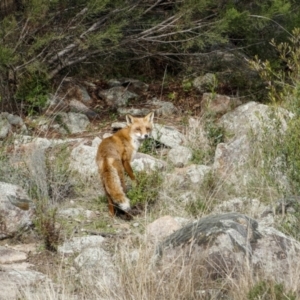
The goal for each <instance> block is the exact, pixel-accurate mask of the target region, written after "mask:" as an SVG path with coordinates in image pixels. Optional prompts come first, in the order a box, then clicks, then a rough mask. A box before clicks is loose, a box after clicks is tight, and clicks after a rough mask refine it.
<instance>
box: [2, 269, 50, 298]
mask: <svg viewBox="0 0 300 300" xmlns="http://www.w3.org/2000/svg"><path fill="white" fill-rule="evenodd" d="M0 282H1V289H0V299H5V300H15V299H22V298H24V293H23V292H24V291H25V290H27V289H30V288H32V287H35V286H37V285H40V286H43V288H44V290H45V287H44V284H46V283H47V284H49V282H50V279H49V278H48V277H47V276H46V275H44V274H42V273H40V272H37V271H33V270H22V269H13V268H10V269H7V270H1V271H0ZM33 294H34V293H31V296H33Z"/></svg>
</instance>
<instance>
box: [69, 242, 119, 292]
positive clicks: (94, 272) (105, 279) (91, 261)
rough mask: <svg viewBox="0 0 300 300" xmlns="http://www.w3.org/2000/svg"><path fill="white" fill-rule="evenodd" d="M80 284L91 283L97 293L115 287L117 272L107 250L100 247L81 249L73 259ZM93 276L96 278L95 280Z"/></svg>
mask: <svg viewBox="0 0 300 300" xmlns="http://www.w3.org/2000/svg"><path fill="white" fill-rule="evenodd" d="M74 263H75V266H76V268H77V269H78V270H79V280H80V282H81V283H82V284H84V285H85V286H86V284H91V285H92V286H93V287H95V286H96V287H95V288H96V289H97V293H99V292H100V293H101V292H105V291H107V289H108V290H115V289H116V288H117V285H118V284H117V282H118V280H117V279H118V277H117V272H116V267H115V265H114V264H113V261H112V258H111V256H110V255H109V253H108V252H106V251H105V250H103V249H102V248H100V247H89V248H86V249H85V250H83V251H82V252H81V253H80V254H79V255H78V256H77V257H76V258H75V260H74ZM94 278H97V280H96V281H95V279H94Z"/></svg>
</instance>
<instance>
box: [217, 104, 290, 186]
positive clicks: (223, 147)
mask: <svg viewBox="0 0 300 300" xmlns="http://www.w3.org/2000/svg"><path fill="white" fill-rule="evenodd" d="M292 117H293V114H291V113H290V112H289V111H287V110H285V109H282V108H274V107H271V106H267V105H264V104H259V103H256V102H249V103H246V104H244V105H240V106H239V107H237V108H236V109H235V110H233V111H231V112H228V113H226V114H225V115H223V116H222V117H221V118H220V120H219V125H220V126H222V127H223V128H224V130H225V132H226V133H227V135H226V136H227V138H226V140H225V143H220V144H218V145H217V148H216V151H215V158H214V163H213V169H214V171H215V173H216V174H217V175H218V176H220V177H221V178H222V180H224V182H225V183H228V184H233V185H234V186H235V188H236V189H239V188H241V187H242V186H245V185H247V184H248V183H249V181H251V180H253V178H254V177H255V170H256V169H257V168H258V167H262V166H263V164H264V162H263V160H260V161H259V165H256V168H253V167H251V166H252V165H253V159H255V155H256V152H255V151H256V150H257V149H261V145H262V143H263V142H264V141H267V140H270V139H272V136H274V137H275V136H276V135H277V134H278V132H280V133H281V134H284V132H285V131H286V129H287V121H288V119H290V118H292ZM256 160H257V159H256ZM272 172H273V173H275V172H274V170H272ZM276 172H277V171H276ZM278 172H279V171H278ZM276 174H277V173H276ZM278 178H280V184H282V185H284V184H285V181H284V180H282V178H284V176H283V174H280V175H279V176H278Z"/></svg>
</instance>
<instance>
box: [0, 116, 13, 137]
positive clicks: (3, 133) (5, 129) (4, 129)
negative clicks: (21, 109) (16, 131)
mask: <svg viewBox="0 0 300 300" xmlns="http://www.w3.org/2000/svg"><path fill="white" fill-rule="evenodd" d="M10 131H11V125H10V123H9V122H8V120H7V119H6V117H5V116H3V114H0V139H4V138H6V137H7V135H8V133H9V132H10Z"/></svg>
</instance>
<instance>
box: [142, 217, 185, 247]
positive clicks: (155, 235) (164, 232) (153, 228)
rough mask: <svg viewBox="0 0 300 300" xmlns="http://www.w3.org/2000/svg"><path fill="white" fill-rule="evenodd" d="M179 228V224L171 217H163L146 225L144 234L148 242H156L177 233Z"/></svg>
mask: <svg viewBox="0 0 300 300" xmlns="http://www.w3.org/2000/svg"><path fill="white" fill-rule="evenodd" d="M180 227H181V226H180V223H178V222H177V221H176V220H175V219H174V218H173V217H171V216H163V217H160V218H159V219H157V220H155V221H153V222H152V223H150V224H148V225H147V227H146V234H147V235H148V237H149V238H150V240H152V241H155V242H157V241H161V240H163V239H164V238H165V237H167V236H169V235H170V234H171V233H173V232H174V231H177V230H178V229H179V228H180Z"/></svg>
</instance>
